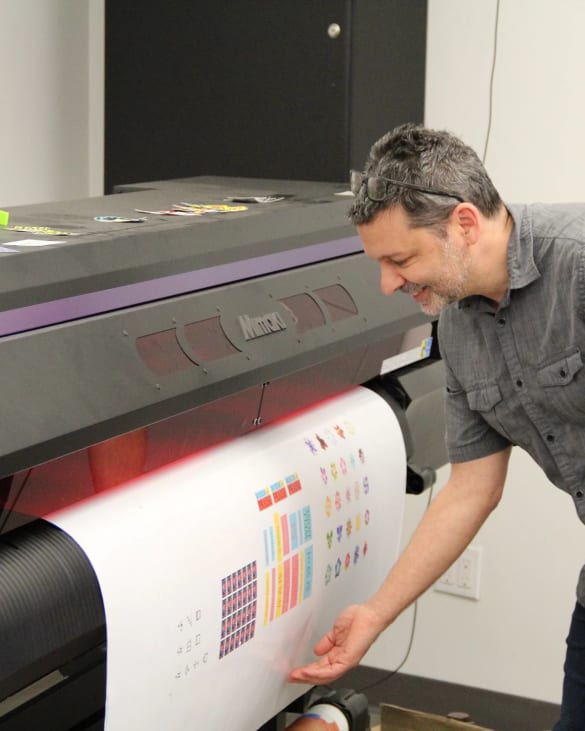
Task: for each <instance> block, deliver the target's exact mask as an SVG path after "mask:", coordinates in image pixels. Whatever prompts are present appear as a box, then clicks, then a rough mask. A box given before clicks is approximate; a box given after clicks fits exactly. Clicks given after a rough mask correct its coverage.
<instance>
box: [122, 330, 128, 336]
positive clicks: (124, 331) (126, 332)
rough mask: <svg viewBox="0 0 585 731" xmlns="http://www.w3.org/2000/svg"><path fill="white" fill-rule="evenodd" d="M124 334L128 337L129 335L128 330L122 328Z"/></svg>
mask: <svg viewBox="0 0 585 731" xmlns="http://www.w3.org/2000/svg"><path fill="white" fill-rule="evenodd" d="M122 335H123V336H124V337H125V338H127V337H128V330H122Z"/></svg>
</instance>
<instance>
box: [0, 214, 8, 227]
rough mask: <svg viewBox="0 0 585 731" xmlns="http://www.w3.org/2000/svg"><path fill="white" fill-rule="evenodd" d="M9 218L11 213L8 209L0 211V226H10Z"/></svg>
mask: <svg viewBox="0 0 585 731" xmlns="http://www.w3.org/2000/svg"><path fill="white" fill-rule="evenodd" d="M9 218H10V213H8V211H0V226H8V219H9Z"/></svg>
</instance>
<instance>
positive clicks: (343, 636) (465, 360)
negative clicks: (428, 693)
mask: <svg viewBox="0 0 585 731" xmlns="http://www.w3.org/2000/svg"><path fill="white" fill-rule="evenodd" d="M352 190H353V192H354V194H355V201H354V203H353V205H352V208H351V211H350V217H351V219H352V221H353V223H354V224H355V225H356V226H357V229H358V232H359V234H360V237H361V239H362V242H363V246H364V250H365V253H366V254H367V255H368V256H369V257H371V258H372V259H375V260H376V261H378V263H379V265H380V272H381V287H382V291H383V292H384V293H385V294H388V295H391V294H393V293H394V292H396V291H402V292H406V293H407V294H410V295H411V296H412V297H413V298H414V299H415V300H416V301H417V302H419V304H420V305H421V307H422V309H423V310H424V311H425V312H427V313H428V314H431V315H436V314H439V313H440V318H439V346H440V348H441V354H442V356H443V359H444V364H445V370H446V379H447V390H446V391H447V392H446V421H447V446H448V452H449V461H450V462H451V465H452V467H451V474H450V477H449V480H448V482H447V484H446V485H445V487H444V488H443V489H442V490H441V492H440V493H439V494H438V496H437V497H436V499H435V500H433V502H432V503H431V505H430V507H429V509H428V511H427V512H426V514H425V515H424V517H423V519H422V520H421V522H420V524H419V526H418V528H417V530H416V531H415V533H414V535H413V537H412V539H411V541H410V543H409V545H408V546H407V548H406V550H405V551H404V553H403V554H402V556H401V557H400V559H399V560H398V561H397V563H396V564H395V566H394V567H393V569H392V570H391V572H390V573H389V575H388V576H387V578H386V579H385V581H384V583H383V584H382V586H381V587H380V589H379V590H378V591H377V592H376V594H374V596H373V597H371V598H370V599H369V600H368V601H367V602H365V603H364V604H361V605H357V606H352V607H349V608H347V609H346V610H345V611H344V612H342V613H341V615H340V616H339V617H338V618H337V620H336V622H335V625H334V627H333V628H332V629H331V631H330V632H329V633H328V634H327V635H326V636H325V637H323V638H322V639H321V640H320V641H319V642H318V643H317V645H316V647H315V653H316V654H317V655H319V656H320V659H319V660H318V661H317V662H314V663H311V664H309V665H306V666H304V667H302V668H297V669H295V670H293V671H292V672H291V674H290V679H291V680H292V681H298V682H306V683H311V684H319V683H328V682H331V681H333V680H335V679H336V678H338V677H339V676H340V675H342V674H343V673H344V672H346V671H347V670H348V669H349V668H351V667H353V666H355V665H357V663H358V662H359V661H360V659H361V658H362V657H363V655H364V653H365V652H366V651H367V650H368V648H369V647H370V645H371V644H372V642H373V641H374V640H375V639H376V638H377V637H378V635H379V634H380V633H381V632H382V631H383V630H384V629H385V628H386V627H388V626H389V625H390V624H391V623H392V622H393V621H394V620H395V619H396V618H397V617H398V615H399V614H400V613H401V612H402V611H403V610H404V609H406V607H408V606H409V605H410V604H411V603H412V602H414V601H415V599H416V598H417V597H418V596H420V595H421V594H422V593H423V592H424V591H425V590H426V589H428V588H429V587H430V586H431V585H432V584H433V583H434V582H435V581H436V580H437V579H438V578H439V577H440V576H441V575H442V574H443V573H444V572H445V571H446V570H447V568H448V567H449V566H450V565H451V564H452V563H453V562H454V561H455V559H456V558H457V557H458V556H459V555H460V554H461V553H462V552H463V550H464V549H465V547H466V546H467V545H468V544H469V542H470V541H471V540H472V538H473V537H474V536H475V534H476V533H477V531H478V530H479V528H480V527H481V525H482V524H483V522H484V521H485V520H486V518H487V517H488V515H489V514H490V513H491V511H492V510H493V509H494V508H495V507H496V505H497V504H498V502H499V500H500V497H501V494H502V490H503V487H504V481H505V478H506V471H507V466H508V460H509V457H510V451H511V447H512V446H513V445H518V446H520V447H522V448H523V449H525V450H526V451H527V452H529V454H531V455H532V457H533V458H534V459H535V460H536V461H537V462H538V464H539V465H540V466H541V467H542V468H543V470H544V471H545V473H546V474H547V476H548V478H549V479H550V480H551V481H552V482H553V483H554V484H555V485H557V486H558V487H559V488H560V489H562V490H564V491H565V492H567V493H569V495H570V496H571V497H572V498H573V500H574V503H575V507H576V509H577V513H578V515H579V517H580V518H581V520H582V521H584V522H585V371H584V370H583V360H582V357H581V352H582V351H583V352H585V205H576V204H575V205H548V206H546V205H533V206H508V207H506V206H505V205H504V203H503V202H502V200H501V199H500V196H499V194H498V192H497V190H496V189H495V188H494V186H493V184H492V182H491V180H490V178H489V177H488V175H487V173H486V171H485V169H484V167H483V165H482V164H481V162H480V160H479V158H478V157H477V155H476V154H475V153H474V152H473V150H471V149H470V148H469V147H467V146H466V145H464V144H463V143H462V142H461V141H460V140H458V139H457V138H455V137H453V136H452V135H450V134H448V133H446V132H437V131H433V130H429V129H425V128H424V127H420V126H416V125H410V124H409V125H402V126H400V127H398V128H396V129H395V130H394V131H392V132H390V133H388V134H387V135H385V136H384V137H382V138H381V139H380V140H379V141H378V142H376V143H375V144H374V146H373V147H372V149H371V151H370V155H369V158H368V160H367V163H366V169H365V173H364V174H361V173H355V172H354V173H352ZM577 598H578V602H577V604H576V607H575V612H574V614H573V620H572V623H571V629H570V632H569V637H568V639H567V644H568V649H567V660H566V663H565V682H564V687H563V702H562V713H561V720H560V721H559V723H558V724H557V726H555V731H569V730H571V731H583V729H585V609H584V607H585V571H582V572H581V576H580V578H579V584H578V588H577ZM580 647H581V648H583V649H580Z"/></svg>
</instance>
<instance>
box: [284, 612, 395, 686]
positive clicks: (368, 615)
mask: <svg viewBox="0 0 585 731" xmlns="http://www.w3.org/2000/svg"><path fill="white" fill-rule="evenodd" d="M383 629H384V626H383V624H382V621H381V619H380V617H379V615H378V614H377V613H376V612H375V611H374V610H372V609H371V608H370V607H368V605H367V604H354V605H352V606H350V607H347V609H344V611H343V612H342V613H341V614H340V615H339V616H338V617H337V619H336V621H335V624H334V625H333V628H332V629H331V631H330V632H328V633H327V634H326V635H325V636H324V637H322V638H321V639H320V640H319V642H317V644H316V645H315V647H314V653H315V655H318V656H319V657H320V658H321V659H320V660H317V661H316V662H312V663H309V664H308V665H304V666H303V667H300V668H295V669H294V670H292V671H291V673H290V674H289V676H288V679H289V681H291V682H293V683H309V684H311V685H321V684H323V683H331V682H333V681H334V680H337V678H339V677H340V676H341V675H343V674H344V673H346V672H347V671H348V670H350V669H351V668H353V667H355V666H356V665H357V664H358V663H359V661H360V660H361V659H362V657H363V656H364V655H365V654H366V652H367V650H368V649H369V648H370V645H371V644H372V642H374V640H375V639H376V638H377V637H378V635H379V634H380V632H381V631H382V630H383Z"/></svg>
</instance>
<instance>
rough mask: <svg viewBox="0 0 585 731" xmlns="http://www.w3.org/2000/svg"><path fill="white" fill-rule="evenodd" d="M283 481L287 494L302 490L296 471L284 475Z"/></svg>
mask: <svg viewBox="0 0 585 731" xmlns="http://www.w3.org/2000/svg"><path fill="white" fill-rule="evenodd" d="M284 481H285V482H286V489H287V490H288V494H289V496H290V495H295V494H296V493H297V492H300V491H301V490H302V485H301V481H300V480H299V476H298V474H297V473H296V472H294V473H293V474H292V475H289V476H288V477H285V478H284Z"/></svg>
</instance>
